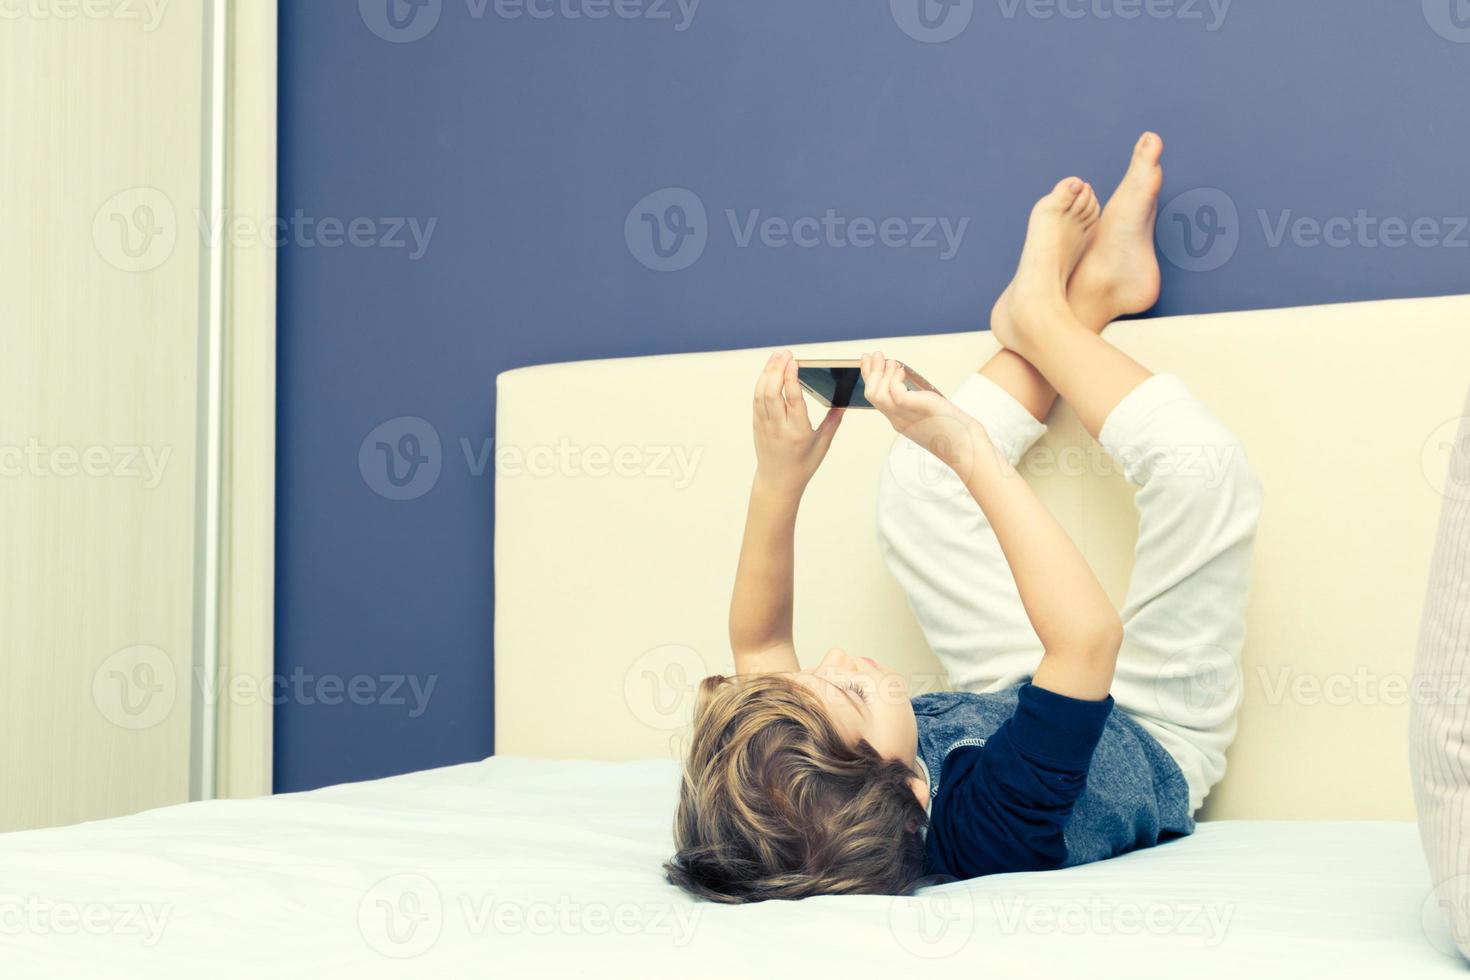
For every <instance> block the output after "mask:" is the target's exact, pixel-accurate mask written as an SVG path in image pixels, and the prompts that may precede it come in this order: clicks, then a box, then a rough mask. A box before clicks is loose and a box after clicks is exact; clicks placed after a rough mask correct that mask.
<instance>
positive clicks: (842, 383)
mask: <svg viewBox="0 0 1470 980" xmlns="http://www.w3.org/2000/svg"><path fill="white" fill-rule="evenodd" d="M900 363H902V362H900ZM903 367H904V384H905V386H906V387H907V388H908V389H909V391H933V392H938V391H939V389H938V388H935V387H934V386H933V385H931V384H930V383H929V382H927V381H925V380H924V378H923V376H922V375H920V374H919V373H918V372H917V371H915V370H914V369H913V368H911V367H909V366H908V365H907V364H905V365H904V366H903ZM796 379H797V380H798V381H800V382H801V386H802V387H803V388H805V389H806V390H807V391H809V392H811V395H812V397H813V398H815V399H816V400H817V401H819V402H821V403H822V404H823V405H826V406H827V407H828V408H872V407H873V404H872V402H870V401H868V398H867V396H866V395H864V394H863V372H862V361H859V360H856V359H851V360H849V359H846V358H838V359H835V360H825V361H801V360H799V361H797V362H796Z"/></svg>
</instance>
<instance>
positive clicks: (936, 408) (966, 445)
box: [862, 353, 989, 468]
mask: <svg viewBox="0 0 1470 980" xmlns="http://www.w3.org/2000/svg"><path fill="white" fill-rule="evenodd" d="M862 372H863V388H864V391H865V393H866V395H867V398H868V401H869V402H871V403H872V405H873V407H874V408H876V409H877V410H878V411H880V412H882V413H883V415H884V417H885V418H887V419H888V421H889V422H891V423H892V424H893V427H894V429H896V430H897V431H898V432H899V433H900V434H901V435H904V436H907V437H908V438H909V439H912V440H913V441H914V442H916V443H918V444H919V445H921V446H923V447H924V448H925V449H927V450H929V451H930V452H931V453H933V454H934V455H935V456H937V457H939V459H940V460H941V461H943V462H944V463H946V464H948V465H949V466H951V467H955V468H959V467H960V466H961V465H964V464H965V463H966V462H967V461H968V459H969V458H970V456H969V454H970V453H971V452H972V451H973V448H974V447H975V446H976V445H981V444H988V442H989V437H988V436H986V435H985V433H984V430H983V429H982V428H981V427H980V423H979V422H978V421H976V420H975V419H974V418H973V417H972V416H969V415H966V414H965V413H964V412H963V411H961V410H960V409H959V408H958V407H956V406H955V404H954V402H952V401H950V400H949V399H948V398H945V397H944V396H943V395H941V394H939V393H938V392H936V391H910V390H909V387H908V385H906V384H905V383H904V379H905V377H906V374H907V372H905V371H904V368H903V365H902V364H900V363H899V362H898V361H893V360H888V359H885V358H884V357H883V355H882V353H874V354H864V355H863V361H862Z"/></svg>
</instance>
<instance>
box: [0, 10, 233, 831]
mask: <svg viewBox="0 0 1470 980" xmlns="http://www.w3.org/2000/svg"><path fill="white" fill-rule="evenodd" d="M208 6H209V4H207V3H170V4H145V3H137V4H116V3H113V4H106V3H104V4H44V3H43V4H13V5H9V9H8V10H7V11H6V13H5V18H6V19H5V20H4V21H3V22H0V215H3V221H0V311H3V312H0V735H3V737H0V787H3V788H4V789H3V792H0V830H14V829H19V828H28V827H39V826H47V825H54V824H62V823H71V822H75V821H80V820H87V819H93V818H98V817H105V816H111V815H116V814H122V813H129V812H134V811H137V810H142V809H146V808H149V807H155V806H160V805H164V804H169V803H176V802H180V801H183V800H185V799H187V798H188V797H189V795H190V758H191V756H190V753H191V748H190V744H191V721H192V719H191V714H192V709H191V702H193V701H194V700H195V694H194V692H195V690H196V687H195V684H196V682H195V679H194V676H195V671H194V660H195V657H196V650H198V649H199V641H198V639H197V635H198V631H199V628H200V623H198V622H196V611H195V608H196V596H197V595H198V594H200V593H199V589H198V581H199V580H201V577H202V576H203V575H204V572H203V570H202V569H203V564H202V560H201V555H202V554H204V553H203V552H200V550H199V549H198V548H197V547H196V544H197V543H198V541H199V540H200V538H201V536H202V533H207V531H206V532H201V531H199V530H197V529H198V528H200V527H201V526H205V527H207V525H205V524H203V523H202V522H201V520H200V518H201V515H200V513H199V512H198V510H197V503H196V502H197V500H199V499H204V495H205V494H206V493H207V492H208V489H207V484H206V483H204V481H203V480H202V478H201V474H202V473H204V472H205V468H204V467H202V466H201V465H200V462H201V452H200V449H199V447H200V445H201V438H200V436H201V432H202V431H203V429H202V428H201V424H200V421H199V420H200V418H201V417H204V418H206V419H207V418H208V416H209V412H208V411H204V412H203V414H202V415H201V404H202V401H203V399H201V395H200V392H201V385H200V381H201V376H202V374H201V367H200V365H201V349H202V348H201V343H200V338H201V336H206V337H207V336H208V334H207V332H202V331H201V323H202V322H206V321H207V319H208V317H207V316H206V315H204V314H203V313H202V312H201V311H202V310H204V309H205V308H207V304H206V303H204V302H202V299H203V297H205V296H206V295H207V294H208V293H209V291H210V287H209V282H210V277H209V272H208V270H209V263H208V262H207V261H206V262H201V257H202V254H203V253H207V250H206V249H203V248H202V247H201V231H204V232H206V233H207V232H208V230H209V222H208V219H207V218H203V217H201V215H200V210H201V203H200V202H201V201H202V200H205V199H207V198H208V195H209V191H208V186H209V184H208V180H207V179H206V172H207V170H208V160H209V148H208V143H207V141H206V139H205V130H206V128H208V126H209V123H208V111H209V106H208V101H209V100H208V98H207V96H206V94H205V93H206V92H207V91H209V85H208V77H207V76H208V75H209V74H210V72H211V69H210V64H209V60H208V52H207V48H208V47H209V44H208V43H207V37H208V34H209V30H208V25H207V23H206V20H207V17H206V13H205V11H206V9H207V8H208ZM201 226H203V227H202V228H201ZM201 283H203V285H201ZM205 363H206V364H207V358H206V360H205ZM203 373H204V374H207V373H208V372H207V371H205V372H203ZM203 444H204V445H206V446H207V445H208V443H207V440H206V441H205V442H204V443H203ZM205 455H207V454H205ZM198 737H199V736H198V735H197V734H196V735H193V736H192V738H193V739H196V740H197V739H198Z"/></svg>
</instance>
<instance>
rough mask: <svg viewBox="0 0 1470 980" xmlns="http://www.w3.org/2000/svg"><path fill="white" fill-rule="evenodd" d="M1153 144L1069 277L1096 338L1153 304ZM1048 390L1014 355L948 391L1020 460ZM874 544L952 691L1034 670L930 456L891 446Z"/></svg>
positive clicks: (993, 563)
mask: <svg viewBox="0 0 1470 980" xmlns="http://www.w3.org/2000/svg"><path fill="white" fill-rule="evenodd" d="M1162 151H1163V143H1162V141H1161V140H1159V138H1158V137H1157V136H1155V135H1153V134H1151V133H1150V134H1145V135H1144V137H1143V138H1142V139H1140V140H1139V141H1138V144H1137V146H1136V147H1135V148H1134V154H1133V159H1132V162H1131V163H1130V166H1129V168H1128V172H1127V174H1126V175H1125V176H1124V178H1123V181H1122V183H1121V184H1120V185H1119V186H1118V189H1117V190H1116V191H1115V192H1114V193H1113V196H1112V198H1111V199H1110V201H1109V202H1108V206H1107V208H1106V210H1105V211H1104V212H1103V215H1102V220H1101V221H1100V222H1099V225H1098V229H1097V232H1096V237H1095V239H1094V242H1093V244H1092V246H1091V247H1090V248H1089V249H1088V251H1087V253H1086V254H1085V255H1084V256H1083V258H1082V261H1081V262H1080V263H1079V264H1078V267H1077V269H1076V271H1075V272H1074V273H1073V275H1072V279H1071V282H1070V284H1069V287H1068V292H1067V301H1068V303H1069V304H1071V306H1072V308H1073V310H1074V312H1075V313H1076V314H1077V316H1078V318H1079V319H1080V320H1081V321H1082V322H1083V323H1084V324H1085V325H1086V326H1087V327H1088V328H1089V329H1091V330H1093V331H1094V332H1100V331H1101V330H1102V329H1103V328H1104V327H1105V326H1107V325H1108V324H1109V323H1111V322H1112V321H1113V320H1114V319H1116V318H1117V317H1119V316H1123V315H1126V314H1129V313H1139V312H1142V311H1143V310H1146V309H1148V308H1149V307H1150V306H1152V305H1153V304H1154V302H1155V300H1157V298H1158V291H1159V267H1158V261H1157V259H1156V258H1155V256H1154V247H1153V225H1154V215H1155V212H1156V209H1157V204H1158V193H1159V188H1160V186H1161V185H1162V183H1163V172H1162V170H1160V169H1159V158H1160V154H1161V153H1162ZM1056 397H1057V393H1056V389H1055V388H1053V387H1052V386H1051V383H1050V382H1048V381H1047V380H1046V378H1045V377H1044V376H1043V375H1042V374H1041V373H1040V372H1039V371H1037V370H1036V369H1035V368H1034V367H1032V366H1031V365H1030V364H1029V363H1028V362H1027V361H1026V360H1025V359H1024V358H1022V357H1021V356H1020V355H1018V354H1016V353H1015V352H1013V351H1009V350H1002V351H1001V352H1000V353H998V354H996V355H995V357H993V358H991V360H990V361H989V362H988V363H987V364H986V365H985V366H984V367H983V368H981V370H980V373H979V375H978V376H975V377H972V378H971V379H970V380H968V381H966V382H965V384H963V385H962V386H961V387H960V389H959V390H958V391H956V392H955V393H954V396H953V400H954V402H955V403H956V404H957V405H959V407H960V408H962V409H964V410H965V411H966V412H968V413H969V414H971V415H973V416H974V417H976V418H977V419H979V420H980V422H981V423H982V424H983V425H984V426H985V428H986V431H987V432H988V433H989V434H990V437H991V439H992V440H993V441H994V442H995V443H996V445H997V447H998V449H999V450H1000V452H1001V453H1002V454H1003V455H1005V456H1006V458H1007V459H1009V460H1010V461H1011V463H1012V464H1015V463H1017V462H1019V460H1020V458H1021V457H1022V456H1023V455H1024V454H1025V452H1026V451H1027V450H1028V449H1029V448H1030V447H1031V446H1032V444H1034V443H1035V442H1036V440H1037V439H1039V438H1040V437H1041V435H1042V434H1043V433H1045V431H1046V427H1045V426H1044V425H1042V424H1041V422H1042V420H1044V419H1045V418H1046V416H1047V414H1048V413H1049V412H1050V411H1051V407H1052V403H1053V402H1054V401H1055V400H1056ZM878 528H879V541H880V546H881V548H882V551H883V554H884V557H885V559H886V560H887V562H888V566H889V569H890V570H891V571H892V572H893V575H894V577H895V578H896V579H897V580H898V581H899V583H900V584H901V585H902V586H903V588H904V591H905V592H906V593H907V594H908V596H909V602H910V605H911V606H912V607H913V610H914V613H915V616H916V618H917V619H918V621H919V625H920V626H921V628H922V629H923V631H924V634H925V637H926V638H927V640H928V641H929V645H930V647H931V648H932V649H933V650H934V652H935V654H936V655H937V656H938V658H939V661H940V663H941V664H942V665H943V666H944V668H945V670H946V671H947V673H948V675H949V682H950V683H951V684H952V685H953V686H954V687H955V688H956V689H959V690H968V691H994V690H1001V689H1004V688H1006V687H1009V686H1011V685H1013V684H1015V683H1018V682H1020V681H1021V680H1022V679H1024V678H1025V677H1027V676H1029V675H1030V673H1031V672H1032V671H1033V670H1035V669H1036V663H1037V661H1038V659H1039V658H1040V656H1041V643H1040V641H1039V640H1038V639H1037V638H1036V633H1035V631H1034V630H1033V629H1032V627H1031V623H1030V621H1029V620H1028V619H1027V618H1026V612H1025V609H1024V608H1023V606H1022V605H1021V597H1020V594H1019V593H1018V592H1017V591H1016V583H1015V579H1014V578H1013V576H1012V575H1011V571H1010V566H1009V565H1007V564H1006V561H1005V556H1004V555H1003V554H1002V553H1001V550H1000V544H999V542H997V541H996V538H995V533H994V532H993V531H992V530H991V529H990V526H989V524H988V523H987V522H986V520H985V517H984V515H983V514H982V513H981V512H980V508H979V506H977V505H976V503H975V500H974V498H973V497H971V496H970V494H969V492H968V491H967V490H966V489H965V487H964V485H963V484H962V483H961V482H960V481H959V479H958V478H957V477H956V476H955V475H954V474H953V473H952V472H950V471H949V469H948V468H947V467H945V466H943V465H942V464H940V463H939V461H938V460H936V459H935V458H934V457H933V456H931V455H930V454H929V453H927V452H925V451H924V450H922V449H920V448H919V447H918V446H916V445H915V444H913V443H912V442H910V441H909V440H907V439H899V440H898V441H897V442H896V443H895V445H894V448H893V452H892V454H891V455H890V457H889V460H888V465H887V467H886V468H885V471H884V473H883V478H882V482H881V486H880V489H879V503H878Z"/></svg>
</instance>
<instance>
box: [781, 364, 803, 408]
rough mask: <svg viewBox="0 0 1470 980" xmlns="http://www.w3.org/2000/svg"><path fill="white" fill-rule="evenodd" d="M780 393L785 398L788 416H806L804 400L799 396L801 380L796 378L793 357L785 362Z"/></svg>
mask: <svg viewBox="0 0 1470 980" xmlns="http://www.w3.org/2000/svg"><path fill="white" fill-rule="evenodd" d="M781 394H782V395H783V396H784V398H785V400H786V411H787V414H788V417H791V418H804V417H805V416H806V402H805V401H804V400H803V399H802V397H801V382H800V381H798V380H797V374H796V359H795V358H792V359H790V360H788V361H787V362H786V370H785V371H784V372H783V373H782V375H781Z"/></svg>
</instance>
